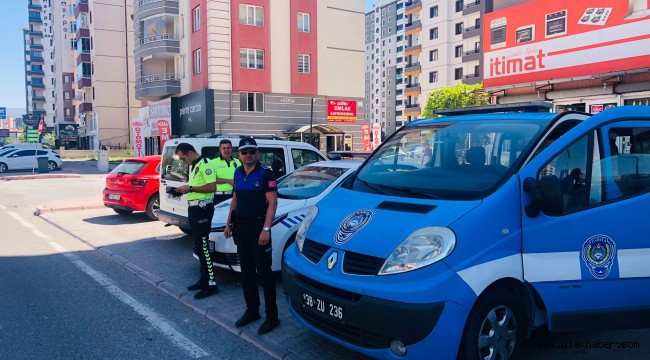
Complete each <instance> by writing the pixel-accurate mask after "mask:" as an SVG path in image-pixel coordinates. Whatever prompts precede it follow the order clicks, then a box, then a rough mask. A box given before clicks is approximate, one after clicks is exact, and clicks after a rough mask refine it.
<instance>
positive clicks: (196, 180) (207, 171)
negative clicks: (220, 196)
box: [187, 157, 217, 201]
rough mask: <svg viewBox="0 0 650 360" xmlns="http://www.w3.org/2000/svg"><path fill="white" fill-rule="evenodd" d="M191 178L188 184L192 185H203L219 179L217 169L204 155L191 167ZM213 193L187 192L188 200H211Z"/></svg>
mask: <svg viewBox="0 0 650 360" xmlns="http://www.w3.org/2000/svg"><path fill="white" fill-rule="evenodd" d="M189 177H190V179H189V181H188V185H189V186H192V187H198V186H203V185H206V184H209V183H213V182H215V181H217V176H216V171H214V166H213V164H212V162H211V161H210V160H208V159H207V158H204V157H200V158H198V159H197V160H196V161H195V162H194V164H192V167H190V176H189ZM213 196H214V195H213V194H212V193H197V192H190V193H188V194H187V200H188V201H189V200H208V199H209V200H211V199H212V197H213Z"/></svg>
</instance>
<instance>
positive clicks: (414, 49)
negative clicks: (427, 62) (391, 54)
mask: <svg viewBox="0 0 650 360" xmlns="http://www.w3.org/2000/svg"><path fill="white" fill-rule="evenodd" d="M421 52H422V45H415V46H409V47H407V48H406V49H404V55H405V56H410V55H417V54H419V53H421Z"/></svg>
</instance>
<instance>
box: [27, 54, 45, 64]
mask: <svg viewBox="0 0 650 360" xmlns="http://www.w3.org/2000/svg"><path fill="white" fill-rule="evenodd" d="M29 61H30V62H31V63H32V64H34V63H41V64H44V63H45V60H43V58H42V57H40V56H30V57H29Z"/></svg>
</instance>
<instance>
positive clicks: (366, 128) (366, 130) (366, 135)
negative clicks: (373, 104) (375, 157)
mask: <svg viewBox="0 0 650 360" xmlns="http://www.w3.org/2000/svg"><path fill="white" fill-rule="evenodd" d="M361 136H362V139H363V151H372V144H371V143H370V125H368V124H361Z"/></svg>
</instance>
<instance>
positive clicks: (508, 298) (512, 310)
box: [459, 289, 526, 360]
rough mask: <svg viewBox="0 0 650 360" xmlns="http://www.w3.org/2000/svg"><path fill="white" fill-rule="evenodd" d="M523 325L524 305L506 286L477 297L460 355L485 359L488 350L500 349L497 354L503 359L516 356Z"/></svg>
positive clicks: (474, 358)
mask: <svg viewBox="0 0 650 360" xmlns="http://www.w3.org/2000/svg"><path fill="white" fill-rule="evenodd" d="M494 320H496V322H494ZM495 325H496V326H495ZM525 329H526V317H525V315H524V308H523V307H522V305H521V304H520V301H518V297H517V295H516V294H515V293H513V292H511V291H509V290H506V289H495V290H493V291H490V292H489V293H487V294H485V295H482V296H481V297H479V299H478V302H477V303H476V305H474V308H473V309H472V311H471V312H470V314H469V317H468V319H467V323H466V324H465V331H464V332H463V338H462V340H461V345H460V349H459V358H461V359H467V360H478V359H484V358H486V354H489V353H490V351H497V352H499V354H495V355H497V356H496V358H500V359H503V360H508V359H513V358H516V357H517V354H518V353H519V351H520V349H521V347H522V346H523V342H524V337H525V334H526V331H525ZM481 339H483V341H481Z"/></svg>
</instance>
